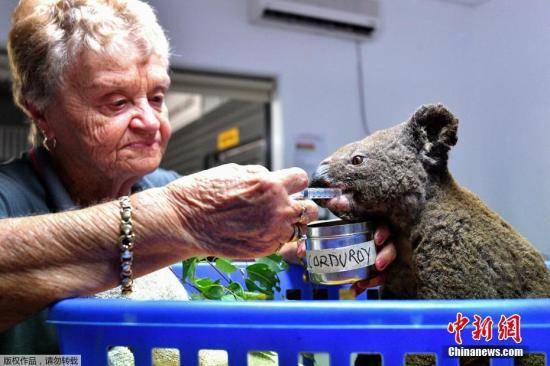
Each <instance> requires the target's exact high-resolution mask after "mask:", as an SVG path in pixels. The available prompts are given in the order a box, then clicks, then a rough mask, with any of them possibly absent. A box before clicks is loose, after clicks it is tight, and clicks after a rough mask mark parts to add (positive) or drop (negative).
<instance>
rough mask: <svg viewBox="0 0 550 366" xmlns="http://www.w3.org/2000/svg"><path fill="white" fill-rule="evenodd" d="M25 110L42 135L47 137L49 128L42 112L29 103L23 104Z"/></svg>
mask: <svg viewBox="0 0 550 366" xmlns="http://www.w3.org/2000/svg"><path fill="white" fill-rule="evenodd" d="M25 109H26V110H27V112H28V113H29V114H30V117H31V119H32V120H33V122H34V124H35V125H36V127H37V128H38V129H39V130H40V131H41V132H42V134H44V135H45V136H49V131H50V130H51V128H50V127H49V126H48V123H47V121H46V117H45V115H44V112H43V111H40V110H39V109H38V108H36V106H35V105H34V104H32V103H29V102H25Z"/></svg>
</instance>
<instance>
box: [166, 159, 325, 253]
mask: <svg viewBox="0 0 550 366" xmlns="http://www.w3.org/2000/svg"><path fill="white" fill-rule="evenodd" d="M307 185H308V176H307V173H306V172H305V171H303V170H302V169H299V168H290V169H284V170H279V171H275V172H270V171H268V170H267V169H266V168H264V167H262V166H259V165H247V166H241V165H236V164H227V165H222V166H219V167H216V168H212V169H209V170H205V171H202V172H200V173H196V174H192V175H189V176H186V177H183V178H180V179H178V180H176V181H174V182H172V183H171V184H169V185H168V186H166V187H165V192H166V195H167V198H168V202H169V203H170V206H171V207H173V208H174V210H173V212H174V216H175V218H176V220H177V221H178V222H179V223H180V225H178V226H179V227H178V228H177V229H179V230H180V235H181V238H182V241H183V242H184V243H182V244H184V245H194V253H193V255H208V256H221V257H228V258H250V257H260V256H265V255H269V254H271V253H274V252H275V251H277V249H278V248H279V247H280V245H281V244H282V243H286V242H288V241H289V240H290V238H291V236H292V235H293V233H294V229H293V225H294V224H297V223H298V222H299V220H300V216H302V211H303V207H305V214H304V215H303V217H302V219H303V220H302V222H300V224H302V225H303V224H307V223H308V222H310V221H313V220H315V219H316V217H317V211H318V208H317V206H316V205H315V204H314V203H313V202H311V201H294V200H292V199H290V198H289V195H290V194H292V193H296V192H299V191H301V190H303V189H305V188H306V187H307ZM195 252H196V253H195Z"/></svg>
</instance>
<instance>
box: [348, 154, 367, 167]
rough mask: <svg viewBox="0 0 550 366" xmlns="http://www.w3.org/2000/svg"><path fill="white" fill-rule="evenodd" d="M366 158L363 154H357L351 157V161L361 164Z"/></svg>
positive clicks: (354, 163)
mask: <svg viewBox="0 0 550 366" xmlns="http://www.w3.org/2000/svg"><path fill="white" fill-rule="evenodd" d="M364 160H365V157H364V156H361V155H355V156H354V157H353V158H351V163H352V164H353V165H361V164H363V161H364Z"/></svg>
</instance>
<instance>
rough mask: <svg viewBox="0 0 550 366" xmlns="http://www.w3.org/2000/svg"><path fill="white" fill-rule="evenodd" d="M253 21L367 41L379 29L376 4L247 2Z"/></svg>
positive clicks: (350, 0)
mask: <svg viewBox="0 0 550 366" xmlns="http://www.w3.org/2000/svg"><path fill="white" fill-rule="evenodd" d="M248 8H249V15H250V19H251V20H252V22H254V23H258V24H269V25H274V26H278V27H284V28H287V29H295V30H301V31H308V32H314V33H318V34H324V35H331V36H338V37H346V38H353V39H364V38H366V37H368V36H370V35H371V34H372V32H373V31H374V30H375V29H376V27H377V21H378V3H377V2H376V1H375V0H248Z"/></svg>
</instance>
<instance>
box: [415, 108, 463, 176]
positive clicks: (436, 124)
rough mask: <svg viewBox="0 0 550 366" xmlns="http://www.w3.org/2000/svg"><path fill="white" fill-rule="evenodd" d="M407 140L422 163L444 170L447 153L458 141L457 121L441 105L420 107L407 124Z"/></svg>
mask: <svg viewBox="0 0 550 366" xmlns="http://www.w3.org/2000/svg"><path fill="white" fill-rule="evenodd" d="M407 125H408V126H407V127H408V128H407V130H408V132H409V136H408V137H409V138H410V139H411V140H412V141H411V142H412V143H413V145H414V146H415V147H416V148H418V151H419V153H421V155H422V157H423V158H424V162H425V163H426V164H427V165H428V166H431V167H434V168H446V167H447V159H448V153H449V150H450V149H451V147H453V146H454V145H455V144H456V142H457V141H458V137H457V129H458V119H457V118H456V117H455V116H454V115H453V114H452V113H451V112H449V110H448V109H447V108H445V107H444V106H443V105H442V104H431V105H424V106H422V107H420V108H419V109H418V110H417V111H416V112H415V113H414V114H413V116H412V117H411V119H410V120H409V122H408V123H407Z"/></svg>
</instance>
